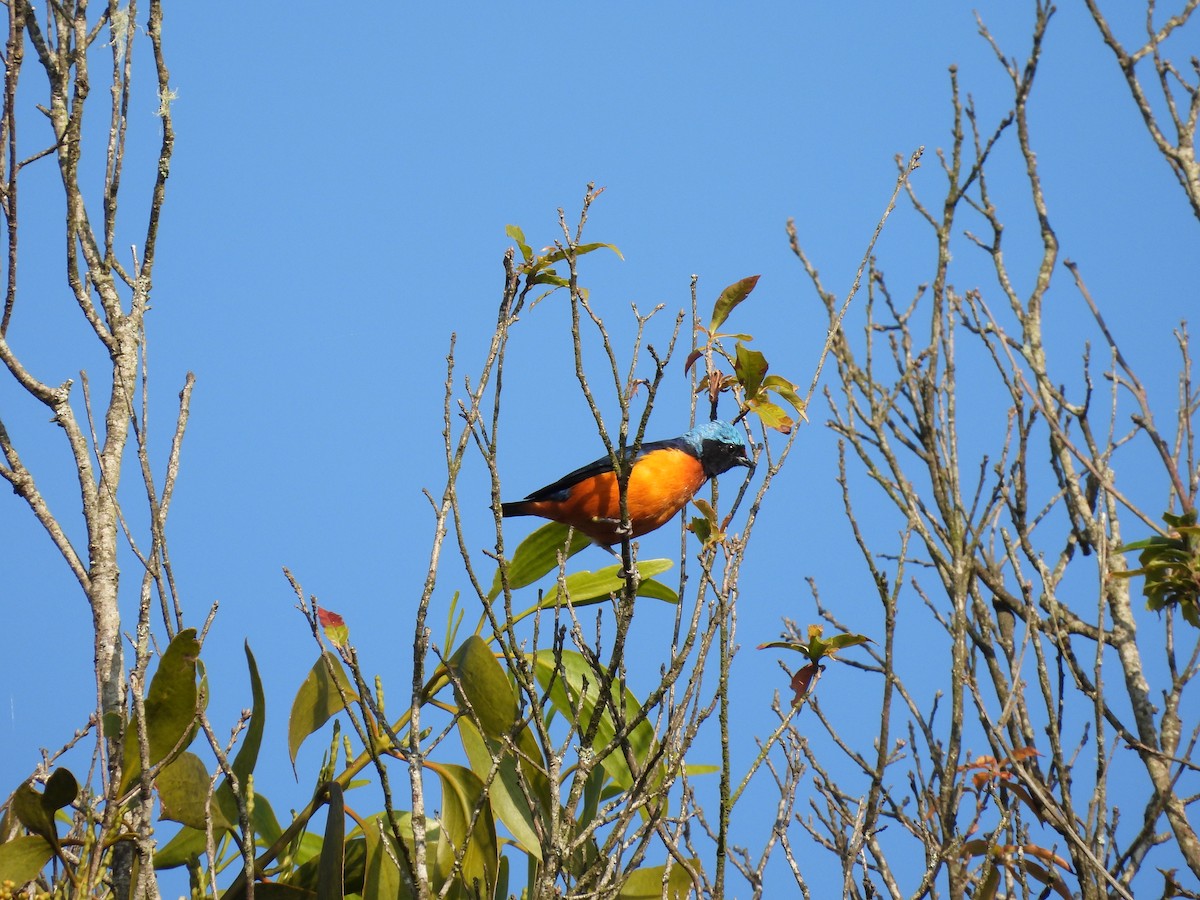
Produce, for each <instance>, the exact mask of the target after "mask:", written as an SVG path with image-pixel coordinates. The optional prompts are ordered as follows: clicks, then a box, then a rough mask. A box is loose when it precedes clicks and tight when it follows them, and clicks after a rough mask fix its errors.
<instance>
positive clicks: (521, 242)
mask: <svg viewBox="0 0 1200 900" xmlns="http://www.w3.org/2000/svg"><path fill="white" fill-rule="evenodd" d="M504 233H505V234H506V235H508V236H509V237H510V238H512V239H513V241H514V242H516V245H517V249H518V250H520V251H521V257H522V258H523V259H524V260H525V262H529V261H530V260H531V259H533V250H531V249H530V248H529V245H528V244H527V243H525V232H524V231H522V230H521V229H520V228H518V227H517V226H516V225H505V226H504Z"/></svg>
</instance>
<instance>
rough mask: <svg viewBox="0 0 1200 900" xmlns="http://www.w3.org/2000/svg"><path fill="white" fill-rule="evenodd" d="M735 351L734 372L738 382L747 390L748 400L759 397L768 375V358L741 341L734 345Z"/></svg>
mask: <svg viewBox="0 0 1200 900" xmlns="http://www.w3.org/2000/svg"><path fill="white" fill-rule="evenodd" d="M734 351H735V353H736V358H735V359H734V362H733V370H734V372H736V373H737V378H738V381H740V382H741V384H742V387H743V389H745V391H746V397H747V398H748V399H749V398H754V397H757V396H758V391H759V388H761V387H762V382H763V378H765V377H766V375H767V358H766V357H765V356H763V355H762V354H761V353H759V352H758V351H757V350H751V349H750V348H749V347H747V346H746V345H745V344H743V343H742V342H741V341H738V342H737V344H735V345H734Z"/></svg>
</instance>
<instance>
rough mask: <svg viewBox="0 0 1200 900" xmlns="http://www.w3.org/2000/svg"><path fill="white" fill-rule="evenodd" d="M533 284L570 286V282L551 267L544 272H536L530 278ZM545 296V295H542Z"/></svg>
mask: <svg viewBox="0 0 1200 900" xmlns="http://www.w3.org/2000/svg"><path fill="white" fill-rule="evenodd" d="M530 281H531V282H532V283H533V284H552V285H554V286H555V287H570V286H571V282H570V281H568V280H567V279H565V278H563V277H562V276H561V275H559V274H558V273H557V272H555V271H554V270H553V269H547V270H546V271H544V272H538V273H537V274H536V275H535V276H533V278H531V279H530ZM543 296H545V295H543Z"/></svg>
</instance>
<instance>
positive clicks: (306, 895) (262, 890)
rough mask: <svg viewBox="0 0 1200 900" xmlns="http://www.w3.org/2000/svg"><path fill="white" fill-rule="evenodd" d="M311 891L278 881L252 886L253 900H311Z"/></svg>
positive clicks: (260, 882)
mask: <svg viewBox="0 0 1200 900" xmlns="http://www.w3.org/2000/svg"><path fill="white" fill-rule="evenodd" d="M312 896H313V893H312V891H309V890H305V889H304V888H298V887H293V886H292V885H290V884H283V883H281V882H278V881H259V882H256V883H255V885H254V900H312Z"/></svg>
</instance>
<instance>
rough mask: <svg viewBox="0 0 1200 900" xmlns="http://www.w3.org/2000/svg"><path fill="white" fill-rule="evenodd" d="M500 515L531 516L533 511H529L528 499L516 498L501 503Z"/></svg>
mask: <svg viewBox="0 0 1200 900" xmlns="http://www.w3.org/2000/svg"><path fill="white" fill-rule="evenodd" d="M500 515H501V516H503V517H504V518H506V519H507V518H508V517H509V516H529V515H533V513H531V512H530V511H529V508H528V506H527V503H526V501H524V500H515V501H513V502H512V503H501V504H500Z"/></svg>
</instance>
